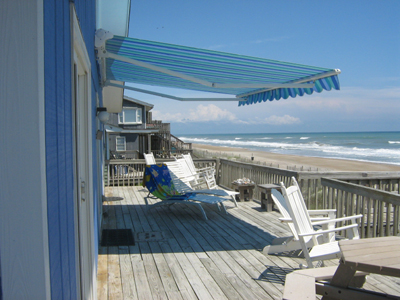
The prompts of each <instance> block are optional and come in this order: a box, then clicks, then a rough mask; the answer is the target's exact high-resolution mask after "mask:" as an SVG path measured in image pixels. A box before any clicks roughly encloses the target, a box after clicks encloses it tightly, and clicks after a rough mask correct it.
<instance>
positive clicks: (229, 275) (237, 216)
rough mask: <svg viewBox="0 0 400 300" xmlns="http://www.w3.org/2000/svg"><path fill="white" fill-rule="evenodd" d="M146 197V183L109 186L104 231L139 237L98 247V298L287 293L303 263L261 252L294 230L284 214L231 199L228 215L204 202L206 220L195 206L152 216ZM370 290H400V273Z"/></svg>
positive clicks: (369, 285)
mask: <svg viewBox="0 0 400 300" xmlns="http://www.w3.org/2000/svg"><path fill="white" fill-rule="evenodd" d="M146 195H147V190H146V189H144V188H141V187H108V188H106V196H107V197H110V198H107V199H108V200H112V201H107V202H104V204H103V215H104V218H103V224H102V229H116V228H119V229H124V228H129V229H132V231H133V232H134V235H135V238H136V243H135V246H119V247H100V248H99V257H98V276H97V284H98V291H97V293H98V299H110V300H116V299H146V300H147V299H185V300H186V299H207V300H208V299H250V300H254V299H281V298H282V293H283V288H284V284H285V276H286V274H288V273H290V272H292V271H293V270H295V269H297V268H298V266H299V264H300V263H305V261H304V260H303V259H302V258H300V257H297V256H296V255H295V254H293V253H292V254H289V255H268V256H265V255H263V254H262V252H261V250H262V249H263V247H264V246H266V245H268V244H270V243H271V241H272V239H273V238H275V237H280V236H286V235H289V232H288V228H287V227H286V225H285V224H281V223H280V222H279V221H278V217H279V216H280V215H279V213H278V212H269V213H268V212H265V211H262V210H261V208H260V204H259V203H257V202H241V203H238V204H239V207H238V208H235V207H234V205H233V203H232V202H231V201H226V202H225V204H226V207H227V210H228V214H227V215H226V214H223V213H221V212H219V211H218V210H217V208H216V207H215V206H207V205H204V209H205V211H206V213H207V216H208V218H209V220H208V221H205V220H204V219H203V218H202V216H201V213H200V211H199V210H198V208H197V207H192V206H190V205H181V204H179V205H174V206H172V207H171V209H168V208H167V207H157V208H155V209H152V210H150V211H149V213H148V214H146V212H145V207H146V205H145V201H144V197H145V196H146ZM121 198H123V200H120V199H121ZM150 201H154V202H156V201H158V200H152V199H150ZM143 233H145V234H143ZM146 233H147V235H146ZM146 238H147V239H146ZM337 263H338V262H337V261H328V262H326V265H335V264H337ZM364 288H366V289H370V290H375V291H379V292H384V293H389V294H394V295H398V296H400V280H399V279H398V278H397V279H396V278H391V277H384V276H378V275H370V276H368V277H367V282H366V283H365V284H364Z"/></svg>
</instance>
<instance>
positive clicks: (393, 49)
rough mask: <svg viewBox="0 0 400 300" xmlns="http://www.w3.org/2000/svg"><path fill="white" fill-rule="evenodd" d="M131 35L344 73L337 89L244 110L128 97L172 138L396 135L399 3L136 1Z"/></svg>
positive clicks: (399, 120) (399, 123) (399, 118)
mask: <svg viewBox="0 0 400 300" xmlns="http://www.w3.org/2000/svg"><path fill="white" fill-rule="evenodd" d="M129 36H130V37H134V38H139V39H145V40H151V41H158V42H165V43H171V44H177V45H184V46H190V47H196V48H203V49H209V50H216V51H223V52H230V53H235V54H241V55H249V56H256V57H261V58H267V59H274V60H280V61H286V62H291V63H299V64H305V65H311V66H317V67H324V68H330V69H340V70H341V71H342V73H341V74H340V75H339V82H340V91H336V90H331V91H323V92H322V93H315V92H314V94H313V95H305V96H303V97H296V98H288V99H286V100H285V99H281V100H279V101H268V102H263V103H258V104H253V105H246V106H240V107H238V103H237V102H208V101H207V102H180V101H176V100H171V99H167V98H160V97H156V96H152V95H148V94H143V93H136V92H133V91H128V90H126V91H125V95H127V96H130V97H133V98H136V99H139V100H142V101H145V102H148V103H151V104H153V105H154V108H153V109H152V112H153V119H157V120H162V121H163V122H169V123H171V132H172V134H174V135H185V134H202V133H203V134H210V133H281V132H347V131H399V130H400V113H399V112H400V0H368V1H362V0H336V1H317V0H301V1H294V0H293V1H289V0H277V1H269V0H201V1H200V0H190V1H189V0H132V1H131V15H130V24H129ZM129 85H132V86H134V87H139V88H145V89H151V90H153V91H157V92H161V93H166V94H171V95H174V96H178V97H208V96H210V94H206V93H201V92H196V91H189V90H179V89H168V88H160V87H150V88H149V87H148V86H143V85H135V84H129ZM213 96H214V95H213Z"/></svg>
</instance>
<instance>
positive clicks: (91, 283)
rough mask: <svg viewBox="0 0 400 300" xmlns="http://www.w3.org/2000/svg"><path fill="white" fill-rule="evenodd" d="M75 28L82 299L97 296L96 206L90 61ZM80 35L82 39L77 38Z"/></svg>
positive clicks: (74, 101) (77, 199)
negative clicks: (94, 202) (93, 184)
mask: <svg viewBox="0 0 400 300" xmlns="http://www.w3.org/2000/svg"><path fill="white" fill-rule="evenodd" d="M77 30H78V29H76V27H75V28H74V38H75V39H74V61H73V87H74V92H73V96H74V97H73V117H74V162H75V187H76V189H75V217H76V223H75V224H76V229H77V230H76V239H75V240H76V243H77V245H78V246H77V249H76V250H77V253H78V257H79V261H78V262H77V264H78V266H77V267H78V270H79V274H77V275H78V277H79V280H78V285H79V290H80V291H79V292H80V296H81V298H82V299H95V297H96V271H95V270H96V268H95V256H96V255H97V254H96V253H95V252H94V249H95V247H94V204H93V187H92V182H93V179H92V173H91V172H92V170H93V168H92V144H91V143H92V137H91V130H92V126H91V124H92V120H91V113H90V112H91V110H90V104H91V86H90V79H91V76H90V61H89V58H88V56H87V52H86V48H85V47H84V43H83V39H82V36H81V35H80V30H79V32H78V33H77V32H76V31H77ZM77 36H80V39H77V38H76V37H77Z"/></svg>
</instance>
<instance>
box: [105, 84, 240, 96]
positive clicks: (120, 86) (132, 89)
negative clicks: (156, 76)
mask: <svg viewBox="0 0 400 300" xmlns="http://www.w3.org/2000/svg"><path fill="white" fill-rule="evenodd" d="M105 86H113V87H117V88H121V89H127V90H131V91H135V92H139V93H145V94H150V95H154V96H159V97H164V98H169V99H173V100H178V101H246V99H238V98H180V97H175V96H172V95H167V94H163V93H157V92H153V91H149V90H143V89H138V88H134V87H131V86H128V85H121V84H116V83H112V82H109V81H106V83H105Z"/></svg>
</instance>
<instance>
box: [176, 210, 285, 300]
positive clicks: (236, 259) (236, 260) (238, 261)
mask: <svg viewBox="0 0 400 300" xmlns="http://www.w3.org/2000/svg"><path fill="white" fill-rule="evenodd" d="M185 217H187V216H181V217H180V218H182V219H184V218H185ZM187 223H188V222H185V224H187ZM193 223H195V222H192V223H191V224H193ZM199 223H200V222H199ZM207 223H208V222H207ZM190 232H191V233H192V232H195V231H194V229H191V230H190ZM201 232H203V231H201ZM196 239H197V240H199V241H201V240H202V238H201V237H200V236H196ZM204 241H205V240H204V239H203V243H204V244H205V247H207V244H206V242H204ZM217 244H218V243H216V244H214V245H216V248H217V249H219V251H221V249H223V247H224V246H222V245H217ZM225 244H226V243H225ZM238 248H239V249H240V246H239V247H238ZM235 250H236V249H235ZM235 252H237V251H229V253H230V256H229V255H227V256H225V257H224V258H225V259H226V260H227V261H228V263H229V266H235V265H237V266H238V267H239V269H240V270H241V271H240V274H241V276H240V277H241V278H247V279H248V280H247V282H246V283H247V285H248V286H250V287H251V290H252V291H253V293H254V294H255V295H254V296H253V297H252V298H260V299H262V298H264V297H265V293H264V291H262V289H261V287H260V286H257V283H256V282H255V279H254V276H252V275H254V274H255V272H254V271H253V269H252V266H251V265H250V264H249V263H248V262H247V261H246V259H242V257H241V256H240V255H236V254H235ZM222 253H224V252H222ZM207 254H208V255H210V254H209V253H207ZM243 269H244V270H245V272H247V274H245V273H243V272H242V270H243ZM249 270H250V272H249ZM269 292H270V293H272V294H274V292H272V291H269ZM276 296H277V297H278V295H276Z"/></svg>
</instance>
